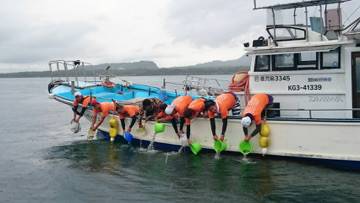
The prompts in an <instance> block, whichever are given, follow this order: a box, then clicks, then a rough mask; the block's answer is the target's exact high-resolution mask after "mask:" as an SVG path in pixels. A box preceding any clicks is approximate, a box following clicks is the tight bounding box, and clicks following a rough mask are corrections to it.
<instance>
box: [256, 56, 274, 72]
mask: <svg viewBox="0 0 360 203" xmlns="http://www.w3.org/2000/svg"><path fill="white" fill-rule="evenodd" d="M269 70H270V56H265V55H262V56H256V59H255V72H262V71H269Z"/></svg>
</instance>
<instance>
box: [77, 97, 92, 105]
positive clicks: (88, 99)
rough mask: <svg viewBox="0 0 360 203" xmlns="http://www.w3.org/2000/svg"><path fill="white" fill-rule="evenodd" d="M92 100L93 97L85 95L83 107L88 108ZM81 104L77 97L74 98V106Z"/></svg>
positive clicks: (82, 102)
mask: <svg viewBox="0 0 360 203" xmlns="http://www.w3.org/2000/svg"><path fill="white" fill-rule="evenodd" d="M90 100H91V98H90V97H89V96H85V97H83V99H82V101H81V105H82V107H83V108H86V107H88V106H89V104H90ZM78 105H79V102H78V101H77V100H76V99H75V100H74V103H73V106H78Z"/></svg>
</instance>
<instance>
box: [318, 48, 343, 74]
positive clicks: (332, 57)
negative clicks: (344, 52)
mask: <svg viewBox="0 0 360 203" xmlns="http://www.w3.org/2000/svg"><path fill="white" fill-rule="evenodd" d="M337 68H340V48H337V49H334V50H332V51H329V52H322V53H321V69H337Z"/></svg>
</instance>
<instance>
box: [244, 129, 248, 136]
mask: <svg viewBox="0 0 360 203" xmlns="http://www.w3.org/2000/svg"><path fill="white" fill-rule="evenodd" d="M243 131H244V135H245V136H247V135H248V133H249V132H248V129H247V128H245V127H243Z"/></svg>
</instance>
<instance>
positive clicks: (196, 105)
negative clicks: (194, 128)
mask: <svg viewBox="0 0 360 203" xmlns="http://www.w3.org/2000/svg"><path fill="white" fill-rule="evenodd" d="M188 109H191V110H193V115H192V116H196V115H197V114H199V113H201V112H203V111H204V109H205V99H204V98H199V99H195V100H194V101H192V102H191V103H190V104H189V106H188ZM190 124H191V119H189V118H185V125H190Z"/></svg>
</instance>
